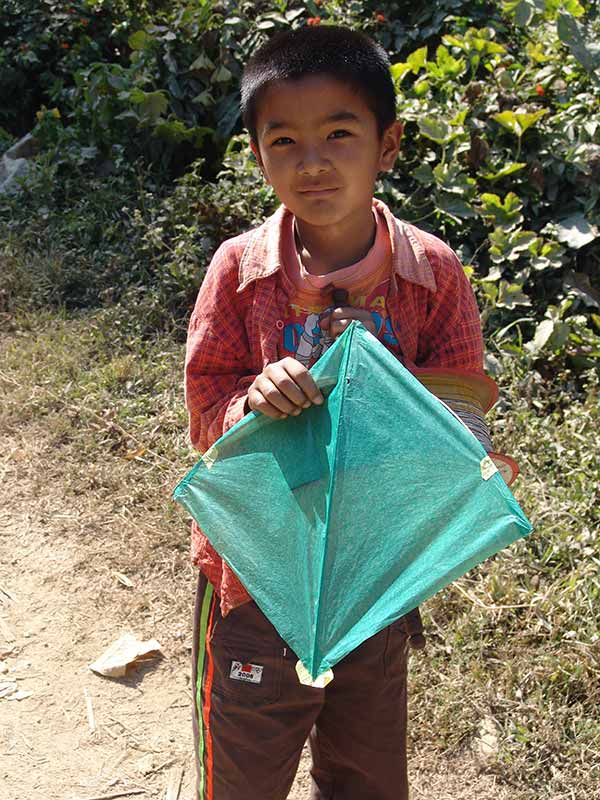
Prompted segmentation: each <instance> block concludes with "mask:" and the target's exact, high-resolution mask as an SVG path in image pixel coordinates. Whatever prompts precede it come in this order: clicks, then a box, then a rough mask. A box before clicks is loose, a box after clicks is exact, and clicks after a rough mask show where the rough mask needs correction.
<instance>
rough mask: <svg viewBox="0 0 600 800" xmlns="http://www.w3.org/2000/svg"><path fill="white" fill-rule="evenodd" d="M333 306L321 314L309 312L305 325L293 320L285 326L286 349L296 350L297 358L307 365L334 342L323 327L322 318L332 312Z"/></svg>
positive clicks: (310, 364)
mask: <svg viewBox="0 0 600 800" xmlns="http://www.w3.org/2000/svg"><path fill="white" fill-rule="evenodd" d="M332 308H333V307H330V308H326V309H325V310H324V311H322V312H321V313H320V314H317V313H314V312H313V313H312V314H309V315H308V316H307V317H306V320H305V322H304V325H302V324H301V323H299V322H292V323H290V324H289V325H286V326H285V328H284V331H283V336H284V347H285V349H286V350H288V351H289V352H291V353H293V352H295V353H296V358H297V359H298V361H299V362H300V363H301V364H304V366H305V367H310V366H312V364H314V362H315V361H317V360H318V359H319V358H320V357H321V356H322V355H323V353H324V352H325V351H326V350H327V349H328V348H329V347H331V345H332V344H333V339H332V338H331V336H330V335H329V333H328V332H327V331H324V330H323V328H322V327H321V320H322V319H324V318H325V317H326V316H327V315H328V314H329V313H331V310H332Z"/></svg>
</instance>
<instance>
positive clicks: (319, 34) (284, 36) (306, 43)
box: [241, 25, 396, 142]
mask: <svg viewBox="0 0 600 800" xmlns="http://www.w3.org/2000/svg"><path fill="white" fill-rule="evenodd" d="M309 75H326V76H328V77H331V78H335V79H337V80H339V81H342V82H343V83H346V84H349V85H350V86H351V87H353V88H354V89H355V90H356V91H357V92H359V93H360V94H361V96H362V97H363V99H364V101H365V102H366V104H367V106H368V107H369V108H370V109H371V111H372V112H373V114H374V115H375V118H376V120H377V130H378V133H379V136H380V137H381V136H382V134H383V132H384V130H385V129H386V128H387V127H388V126H389V125H391V124H392V122H393V121H394V120H395V118H396V95H395V91H394V82H393V80H392V76H391V74H390V61H389V58H388V56H387V53H386V52H385V50H384V49H383V47H382V46H381V45H380V44H378V43H377V42H374V41H373V39H371V38H369V37H368V36H367V35H366V34H364V33H360V32H359V31H354V30H352V29H350V28H344V27H341V26H334V25H322V26H319V27H317V26H313V27H308V26H305V27H302V28H297V29H295V30H293V31H284V32H283V33H279V34H278V35H276V36H274V37H273V38H272V39H271V40H270V41H268V42H267V43H266V44H264V45H263V46H262V47H261V48H260V49H259V50H257V52H256V53H255V54H254V55H253V56H252V57H251V58H250V60H249V61H248V63H247V64H246V67H245V68H244V73H243V75H242V84H241V110H242V119H243V121H244V125H245V126H246V128H247V129H248V131H249V133H250V137H251V138H252V139H253V141H255V142H257V141H258V137H257V131H256V117H257V110H258V104H259V102H260V98H261V95H262V94H263V92H264V91H265V89H266V88H267V87H268V86H270V85H271V84H273V83H276V82H279V81H297V80H300V79H301V78H305V77H307V76H309Z"/></svg>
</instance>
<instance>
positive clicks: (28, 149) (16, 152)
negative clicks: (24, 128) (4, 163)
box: [4, 133, 35, 160]
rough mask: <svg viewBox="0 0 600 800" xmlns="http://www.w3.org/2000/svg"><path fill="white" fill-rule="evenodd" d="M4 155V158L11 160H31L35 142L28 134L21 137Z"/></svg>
mask: <svg viewBox="0 0 600 800" xmlns="http://www.w3.org/2000/svg"><path fill="white" fill-rule="evenodd" d="M4 155H5V156H6V158H12V159H13V160H16V159H17V158H32V157H33V156H34V155H35V141H34V139H33V136H32V135H31V134H30V133H28V134H27V135H26V136H23V138H22V139H19V141H18V142H15V144H13V146H12V147H10V148H9V149H8V150H7V151H6V153H4Z"/></svg>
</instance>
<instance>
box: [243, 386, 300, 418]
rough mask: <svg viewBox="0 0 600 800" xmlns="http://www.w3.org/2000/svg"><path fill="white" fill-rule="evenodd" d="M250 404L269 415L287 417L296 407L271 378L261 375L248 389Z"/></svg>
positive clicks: (252, 407)
mask: <svg viewBox="0 0 600 800" xmlns="http://www.w3.org/2000/svg"><path fill="white" fill-rule="evenodd" d="M248 405H249V406H250V408H251V409H252V410H253V411H260V413H261V414H266V415H267V416H268V417H287V416H288V414H290V413H292V412H293V411H294V409H295V408H296V407H295V406H294V405H293V404H292V403H290V401H289V400H288V399H287V398H286V397H284V396H283V395H282V394H281V392H279V391H278V390H277V387H276V386H274V385H273V384H272V383H271V382H270V381H269V380H267V379H265V378H264V377H262V376H261V378H260V379H259V380H258V381H256V383H255V385H254V386H252V387H250V389H249V391H248Z"/></svg>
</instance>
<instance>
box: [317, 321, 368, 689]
mask: <svg viewBox="0 0 600 800" xmlns="http://www.w3.org/2000/svg"><path fill="white" fill-rule="evenodd" d="M357 324H358V323H356V322H352V323H351V324H350V328H349V329H348V339H349V341H348V342H347V344H346V347H345V350H344V356H343V361H342V364H341V367H340V372H341V373H342V378H341V380H338V385H341V391H340V395H341V396H340V402H339V406H338V408H339V411H338V419H337V423H338V428H339V422H340V418H341V413H342V406H343V404H344V397H345V395H346V386H347V385H348V382H347V381H346V375H347V371H348V361H349V359H350V350H351V344H352V339H353V337H354V331H355V328H356V326H357ZM338 441H339V437H337V438H336V440H335V447H334V451H333V458H332V466H331V475H330V476H329V486H328V488H327V497H328V504H327V512H326V514H325V532H326V533H328V529H329V520H330V517H331V504H332V498H333V479H334V475H335V469H336V465H337V453H338ZM327 542H328V536H326V538H325V544H324V547H323V558H322V560H321V574H320V576H319V599H318V601H317V614H316V627H315V644H314V648H313V652H312V656H311V662H312V664H313V665H314V663H315V654H316V651H317V643H318V641H319V629H320V615H321V593H320V587H321V585H322V583H323V574H324V572H325V562H326V561H327ZM317 677H318V675H317V676H314V678H317ZM311 678H313V676H312V675H311Z"/></svg>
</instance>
